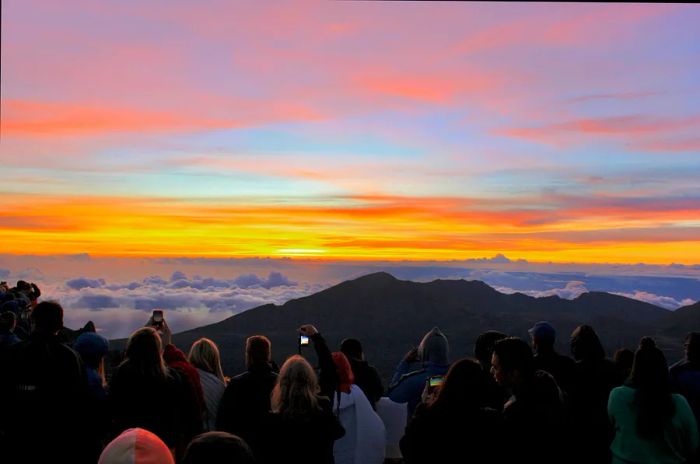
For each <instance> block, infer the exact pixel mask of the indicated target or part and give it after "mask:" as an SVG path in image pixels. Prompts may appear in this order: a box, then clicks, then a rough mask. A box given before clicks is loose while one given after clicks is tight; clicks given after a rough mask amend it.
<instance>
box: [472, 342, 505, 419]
mask: <svg viewBox="0 0 700 464" xmlns="http://www.w3.org/2000/svg"><path fill="white" fill-rule="evenodd" d="M504 338H508V335H506V334H504V333H503V332H498V331H496V330H487V331H486V332H483V333H482V334H480V335H479V336H478V337H477V339H476V343H475V344H474V356H475V357H476V359H477V360H478V361H479V364H480V365H481V368H482V369H483V371H484V372H485V373H486V374H487V375H486V378H487V379H488V380H487V382H488V394H487V398H488V402H487V403H486V404H487V405H488V406H489V407H490V408H493V409H496V410H498V411H500V410H501V409H502V408H503V403H505V402H506V399H507V397H506V393H505V391H504V390H503V388H501V387H500V386H499V385H498V384H497V383H496V380H495V379H494V378H493V376H492V375H491V356H492V355H493V347H494V345H495V344H496V342H497V341H499V340H503V339H504Z"/></svg>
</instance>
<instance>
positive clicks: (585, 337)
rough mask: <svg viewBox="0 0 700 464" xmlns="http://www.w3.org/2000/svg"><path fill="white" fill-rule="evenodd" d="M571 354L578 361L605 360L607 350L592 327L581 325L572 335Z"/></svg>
mask: <svg viewBox="0 0 700 464" xmlns="http://www.w3.org/2000/svg"><path fill="white" fill-rule="evenodd" d="M571 354H573V355H574V359H575V360H576V361H600V360H601V359H605V349H604V348H603V344H602V343H600V338H598V334H596V333H595V330H594V329H593V327H591V326H590V325H580V326H578V327H576V329H574V331H573V332H572V333H571Z"/></svg>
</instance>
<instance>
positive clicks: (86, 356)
mask: <svg viewBox="0 0 700 464" xmlns="http://www.w3.org/2000/svg"><path fill="white" fill-rule="evenodd" d="M73 349H74V350H75V351H77V352H78V354H80V357H81V358H82V360H83V362H84V363H85V365H86V366H88V367H89V368H90V369H94V370H96V371H97V372H98V373H99V374H100V377H102V384H103V385H104V384H106V383H107V382H106V380H105V376H104V372H105V367H104V358H105V355H106V354H107V352H108V351H109V341H108V340H107V339H106V338H104V337H103V336H102V335H99V334H97V333H96V332H85V333H82V334H80V336H78V338H77V339H76V340H75V343H74V344H73Z"/></svg>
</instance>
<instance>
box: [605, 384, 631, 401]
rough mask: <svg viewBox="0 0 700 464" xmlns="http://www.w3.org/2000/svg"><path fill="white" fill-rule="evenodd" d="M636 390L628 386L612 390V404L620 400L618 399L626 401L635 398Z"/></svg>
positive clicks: (610, 397)
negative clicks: (631, 397)
mask: <svg viewBox="0 0 700 464" xmlns="http://www.w3.org/2000/svg"><path fill="white" fill-rule="evenodd" d="M634 392H635V390H634V388H632V387H630V386H628V385H620V386H619V387H615V388H613V389H612V390H610V396H609V399H610V401H611V402H612V401H613V400H618V399H620V400H621V399H626V398H629V397H630V396H634Z"/></svg>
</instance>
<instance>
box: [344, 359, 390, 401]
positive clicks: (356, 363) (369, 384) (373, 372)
mask: <svg viewBox="0 0 700 464" xmlns="http://www.w3.org/2000/svg"><path fill="white" fill-rule="evenodd" d="M348 360H349V361H350V367H352V373H353V375H354V376H355V385H357V386H358V387H360V388H361V389H362V391H363V392H364V394H365V396H366V397H367V399H368V400H369V404H371V405H372V408H374V409H376V406H375V404H376V403H377V401H379V399H380V398H381V397H382V395H383V394H384V386H383V385H382V379H381V378H380V377H379V373H378V372H377V369H375V368H374V367H373V366H370V365H369V364H368V363H367V361H361V360H359V359H354V358H350V357H348Z"/></svg>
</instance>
